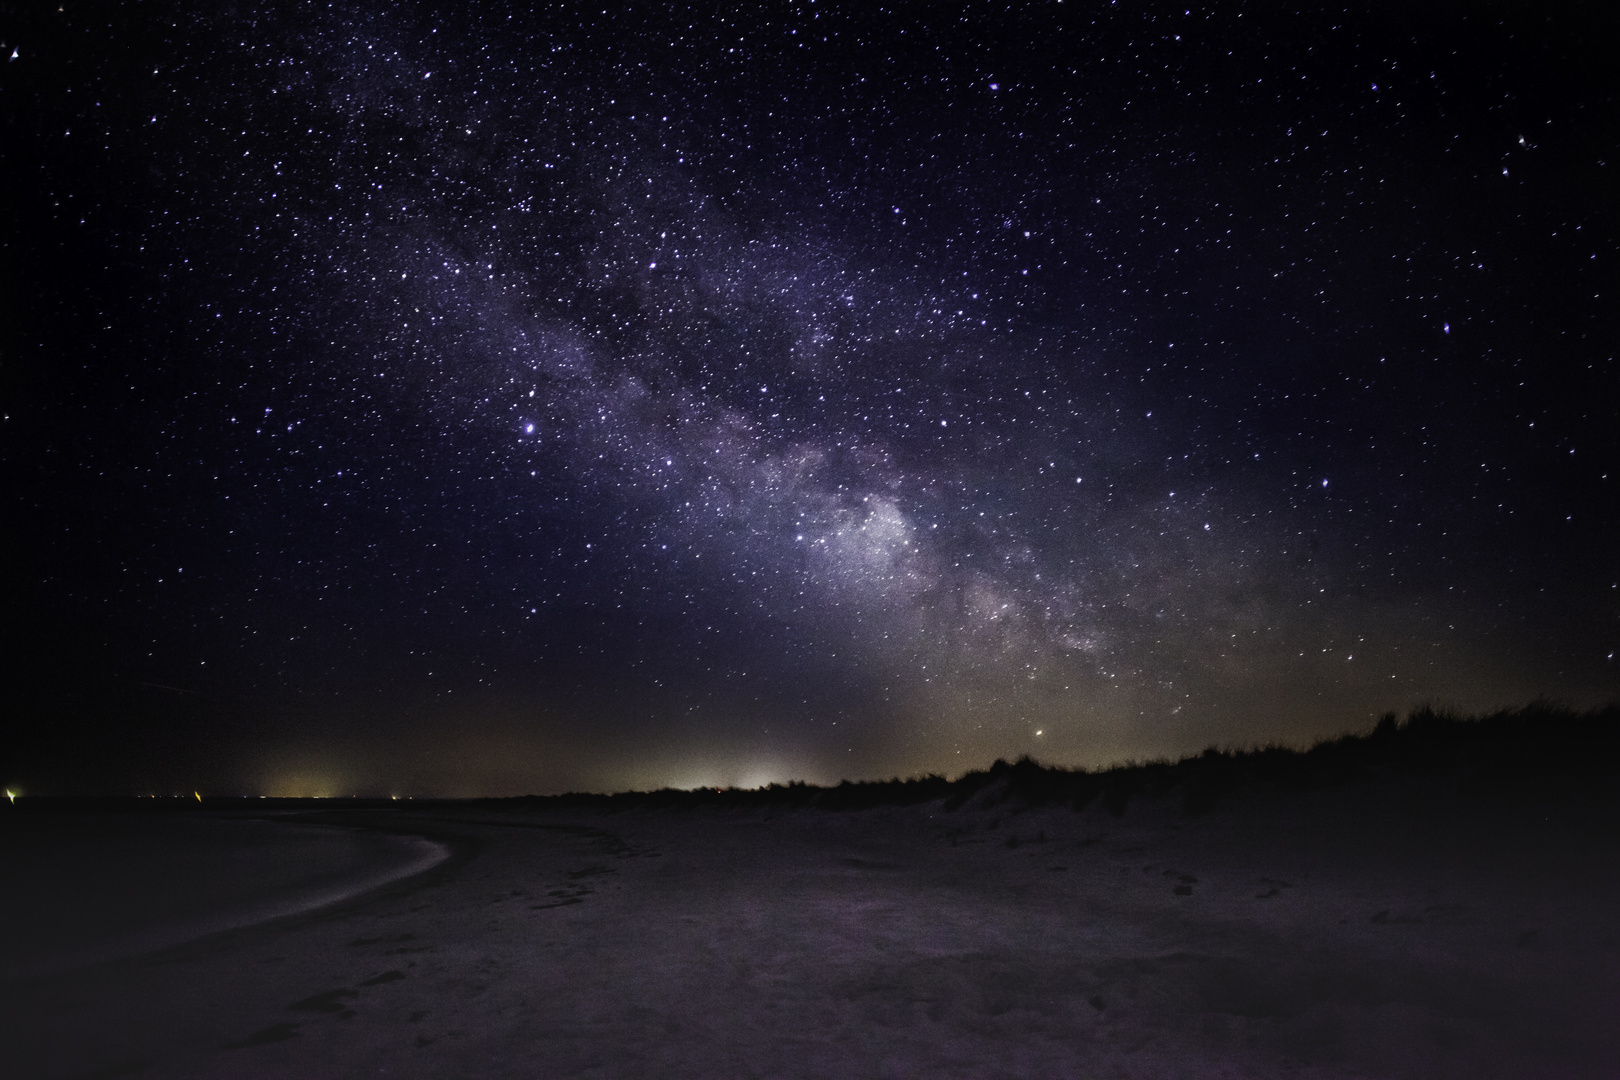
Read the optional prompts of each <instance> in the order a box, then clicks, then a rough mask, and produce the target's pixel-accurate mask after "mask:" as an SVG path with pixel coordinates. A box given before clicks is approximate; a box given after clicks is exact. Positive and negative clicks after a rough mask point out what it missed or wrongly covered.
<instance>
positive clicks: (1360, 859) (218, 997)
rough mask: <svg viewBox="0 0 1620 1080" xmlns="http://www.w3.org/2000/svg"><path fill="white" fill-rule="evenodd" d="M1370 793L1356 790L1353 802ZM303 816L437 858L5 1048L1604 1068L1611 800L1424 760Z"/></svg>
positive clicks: (1142, 1073) (88, 1063)
mask: <svg viewBox="0 0 1620 1080" xmlns="http://www.w3.org/2000/svg"><path fill="white" fill-rule="evenodd" d="M1375 796H1376V797H1375ZM302 820H303V821H304V822H305V823H306V824H308V825H315V824H326V825H330V824H341V825H343V826H344V827H346V828H350V829H355V828H365V829H377V830H386V831H387V832H390V833H408V834H414V835H416V836H419V837H422V838H426V839H428V840H431V841H432V842H434V843H437V844H442V845H444V846H445V847H447V848H448V849H449V850H450V851H451V852H452V854H451V856H450V857H449V858H448V859H446V860H444V861H443V862H440V863H438V864H437V865H435V866H433V867H432V868H430V869H427V870H426V871H425V872H422V873H418V874H416V875H415V876H412V877H409V878H407V879H404V880H399V881H394V882H392V883H388V884H384V885H381V886H380V887H376V888H373V889H371V890H370V891H369V892H365V893H364V894H362V895H358V896H352V897H350V898H348V899H345V900H340V901H338V902H336V903H331V904H328V905H326V906H324V907H321V908H319V909H318V910H313V911H306V912H303V913H301V914H296V915H290V916H285V917H282V918H278V919H274V920H272V921H269V922H265V923H260V924H258V925H254V926H248V927H241V928H238V929H233V930H229V931H226V932H222V933H216V934H213V935H210V936H207V937H203V938H201V939H198V940H194V941H190V942H188V943H186V944H183V945H179V946H176V947H172V948H168V949H166V950H161V951H156V952H148V953H145V954H143V955H140V956H133V957H124V958H122V959H116V960H111V961H107V962H102V963H99V964H89V965H83V966H79V967H77V968H74V969H72V970H63V971H57V972H55V973H52V974H48V975H43V976H35V977H31V978H13V979H10V980H8V981H7V982H6V983H5V985H4V987H3V990H0V1015H3V1016H4V1017H5V1018H6V1020H5V1024H6V1029H7V1030H6V1034H5V1037H4V1042H5V1044H6V1049H5V1052H4V1056H5V1059H6V1066H5V1071H6V1073H7V1075H10V1076H17V1077H25V1078H36V1077H37V1078H58V1077H61V1078H88V1077H113V1076H153V1077H157V1076H162V1077H264V1078H270V1077H278V1078H281V1077H284V1078H289V1080H290V1078H294V1077H297V1078H311V1077H318V1078H322V1077H331V1078H337V1077H355V1076H409V1077H418V1076H420V1077H514V1078H515V1077H564V1076H592V1077H623V1076H735V1077H744V1076H747V1077H1030V1076H1053V1077H1131V1078H1144V1080H1145V1078H1163V1077H1202V1078H1208V1077H1324V1078H1326V1077H1334V1078H1341V1077H1342V1078H1351V1077H1356V1078H1369V1077H1459V1078H1461V1077H1471V1078H1478V1077H1504V1078H1506V1077H1515V1078H1522V1077H1538V1076H1545V1077H1565V1078H1573V1077H1612V1076H1614V1075H1616V1074H1617V1072H1620V1035H1617V1033H1616V1031H1615V1029H1614V1025H1613V1023H1612V1019H1613V1017H1614V1016H1616V1015H1620V925H1617V923H1616V921H1615V918H1614V915H1613V897H1614V895H1615V894H1616V886H1617V885H1620V865H1617V860H1616V858H1615V853H1616V850H1617V847H1616V844H1615V837H1616V829H1615V825H1616V817H1615V815H1614V814H1613V812H1612V810H1609V811H1604V812H1599V811H1596V810H1594V809H1592V808H1591V807H1590V806H1577V805H1575V804H1574V803H1572V802H1571V803H1565V804H1562V805H1561V806H1560V807H1557V808H1553V809H1546V810H1534V811H1532V810H1531V809H1529V808H1527V807H1524V806H1519V807H1516V808H1515V807H1489V806H1484V805H1482V804H1479V803H1474V802H1469V801H1467V800H1459V799H1458V798H1456V797H1454V796H1452V795H1449V794H1443V793H1439V792H1436V791H1433V790H1431V788H1429V787H1425V786H1423V785H1422V784H1420V783H1417V782H1415V781H1400V782H1394V781H1392V782H1389V783H1386V784H1383V785H1381V786H1380V787H1378V788H1377V790H1376V792H1375V793H1370V792H1369V789H1366V788H1359V787H1358V788H1349V789H1344V790H1329V791H1320V792H1314V793H1308V794H1297V795H1290V796H1273V797H1254V798H1249V799H1246V800H1243V801H1241V802H1234V803H1232V804H1229V805H1223V806H1222V807H1220V808H1218V809H1216V810H1215V811H1214V812H1212V813H1209V814H1206V815H1204V816H1201V817H1190V816H1188V815H1187V814H1186V813H1185V812H1184V811H1183V810H1182V808H1180V807H1179V806H1178V805H1176V804H1175V803H1174V802H1173V801H1170V800H1152V799H1146V800H1139V801H1137V802H1133V803H1132V804H1131V805H1130V806H1129V807H1128V808H1127V809H1126V811H1125V813H1124V814H1123V815H1121V816H1114V815H1113V814H1111V813H1109V812H1108V811H1107V810H1106V809H1105V808H1103V807H1101V806H1092V807H1089V808H1088V809H1086V810H1084V811H1082V812H1078V813H1077V812H1075V811H1073V810H1071V809H1067V808H1063V809H1050V808H1047V809H1032V808H1028V807H1024V806H1022V805H1021V804H1019V803H1018V802H1017V801H1016V800H1012V801H1003V802H1000V803H999V804H998V803H997V801H996V793H995V792H994V791H993V790H987V791H986V792H985V793H983V794H982V795H981V796H979V797H976V798H975V799H974V800H973V801H972V802H970V803H969V804H968V805H966V806H963V807H961V808H959V809H957V810H955V811H947V810H946V809H945V808H944V806H943V805H942V804H941V803H939V802H934V803H929V804H924V805H921V806H916V807H909V808H879V809H871V810H864V811H851V812H837V811H829V810H820V809H798V810H759V809H751V810H727V809H723V808H711V809H696V810H690V811H679V810H668V809H664V810H646V809H639V810H638V809H631V810H626V811H622V812H602V811H591V810H586V809H581V808H579V807H574V808H571V809H570V808H566V807H558V806H555V805H551V804H546V803H544V802H536V803H530V804H525V803H521V802H515V803H486V804H440V805H428V806H426V807H422V806H414V807H411V808H408V809H402V810H398V811H390V810H364V811H354V812H323V813H318V814H311V815H308V816H306V817H305V818H303V819H302Z"/></svg>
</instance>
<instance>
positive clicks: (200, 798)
mask: <svg viewBox="0 0 1620 1080" xmlns="http://www.w3.org/2000/svg"><path fill="white" fill-rule="evenodd" d="M192 794H193V795H196V796H197V801H198V802H202V795H201V794H200V793H198V792H195V791H193V792H192Z"/></svg>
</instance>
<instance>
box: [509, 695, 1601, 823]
mask: <svg viewBox="0 0 1620 1080" xmlns="http://www.w3.org/2000/svg"><path fill="white" fill-rule="evenodd" d="M1617 757H1620V706H1617V705H1612V704H1611V705H1607V706H1604V707H1603V708H1600V709H1593V710H1590V711H1588V712H1576V711H1574V710H1572V709H1569V708H1566V707H1563V706H1560V705H1557V704H1555V703H1552V702H1548V701H1536V702H1533V703H1531V704H1529V705H1526V706H1524V707H1522V708H1518V709H1505V710H1501V711H1499V712H1495V713H1491V714H1489V715H1487V716H1483V717H1477V718H1466V717H1461V716H1458V715H1456V714H1454V713H1451V712H1447V711H1445V710H1441V709H1436V708H1434V707H1432V706H1423V707H1420V708H1418V709H1415V710H1413V711H1412V712H1411V713H1409V714H1408V716H1407V718H1406V720H1405V721H1404V722H1401V721H1398V720H1397V719H1396V717H1395V714H1394V713H1385V714H1384V715H1383V716H1382V717H1380V718H1379V720H1378V723H1377V724H1376V726H1374V727H1373V729H1372V730H1371V731H1368V732H1366V733H1364V734H1352V735H1343V736H1340V737H1338V738H1335V739H1328V740H1324V741H1323V742H1319V743H1317V744H1316V745H1315V746H1312V747H1310V748H1309V749H1307V750H1293V749H1289V748H1286V747H1280V746H1266V747H1258V748H1253V749H1246V750H1222V749H1218V748H1216V747H1210V748H1209V749H1207V750H1204V751H1203V752H1202V753H1200V754H1197V755H1195V756H1192V757H1187V758H1183V759H1181V760H1180V761H1175V762H1171V761H1150V762H1144V763H1127V764H1124V765H1118V766H1115V767H1113V768H1110V769H1105V770H1101V771H1095V772H1094V771H1090V770H1087V769H1083V768H1075V769H1068V768H1061V767H1054V766H1048V765H1042V764H1040V763H1039V762H1037V761H1035V760H1034V759H1032V758H1030V757H1028V756H1025V757H1021V758H1019V759H1018V760H1016V761H1013V762H1011V763H1009V762H1007V761H1005V760H998V761H996V762H995V763H994V764H993V765H991V766H990V767H989V768H988V769H976V770H973V771H971V772H967V773H964V774H963V775H962V776H960V777H958V778H957V779H955V780H948V779H946V778H945V777H943V776H940V775H938V774H933V773H931V774H929V775H927V776H920V777H913V778H911V779H906V780H902V779H900V778H898V777H895V778H892V779H889V780H878V781H852V780H845V781H843V782H841V783H839V784H838V785H836V786H834V787H818V786H815V785H812V784H806V783H804V782H802V781H794V782H792V783H788V784H772V785H770V786H769V787H764V788H758V789H753V790H734V789H714V788H700V789H697V790H695V791H680V790H674V789H667V788H666V789H664V790H660V791H652V792H624V793H620V794H616V795H584V794H574V795H559V796H550V797H547V798H545V799H539V800H536V801H539V802H545V803H547V804H550V805H569V806H575V805H577V806H590V807H596V808H601V809H608V810H621V809H630V808H647V809H668V810H689V809H694V808H697V807H704V806H714V807H737V808H758V809H776V810H789V809H794V808H799V807H818V808H820V809H824V810H835V811H849V810H870V809H874V808H877V807H883V806H915V805H918V804H920V803H926V802H933V801H935V800H939V801H940V802H941V804H942V807H943V809H944V810H945V811H946V812H956V811H959V810H962V809H963V808H966V807H971V808H973V809H980V810H988V809H991V808H993V807H997V806H1001V805H1003V804H1009V803H1011V804H1017V806H1020V807H1040V806H1051V805H1067V806H1070V807H1072V808H1073V809H1074V810H1076V811H1079V810H1084V809H1085V808H1086V807H1088V806H1090V805H1091V804H1092V803H1093V802H1095V801H1098V800H1099V799H1100V800H1101V804H1102V806H1103V807H1104V808H1105V809H1106V810H1107V811H1108V812H1109V813H1110V814H1113V815H1115V816H1119V815H1122V814H1124V813H1125V811H1126V810H1127V809H1128V808H1129V806H1130V803H1131V801H1132V800H1133V799H1137V798H1162V797H1164V796H1166V795H1168V794H1171V793H1179V795H1180V798H1181V803H1180V805H1181V809H1182V811H1183V812H1184V813H1186V814H1188V815H1193V816H1197V815H1201V814H1207V813H1210V812H1211V811H1212V810H1214V809H1215V808H1216V807H1217V806H1218V805H1219V804H1220V803H1221V802H1222V801H1223V800H1225V799H1228V798H1231V797H1234V796H1238V795H1242V794H1245V793H1259V792H1268V791H1270V792H1294V791H1311V790H1318V789H1322V788H1328V787H1335V786H1339V785H1343V784H1354V783H1361V782H1366V781H1368V780H1370V779H1373V778H1375V777H1377V776H1380V775H1419V776H1429V777H1450V778H1453V779H1455V780H1456V782H1457V788H1458V790H1459V791H1460V792H1462V793H1463V794H1465V795H1467V796H1469V797H1472V798H1477V799H1485V800H1495V801H1501V800H1510V799H1545V798H1549V797H1553V796H1555V795H1557V794H1558V793H1559V792H1560V791H1571V790H1587V791H1602V792H1615V791H1617V790H1620V789H1617V787H1616V779H1615V769H1614V765H1615V762H1616V760H1617ZM531 798H533V797H531ZM484 801H495V800H484ZM498 801H503V802H504V801H508V800H498Z"/></svg>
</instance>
